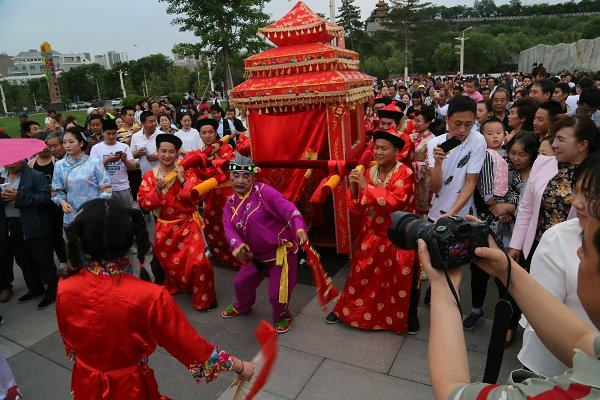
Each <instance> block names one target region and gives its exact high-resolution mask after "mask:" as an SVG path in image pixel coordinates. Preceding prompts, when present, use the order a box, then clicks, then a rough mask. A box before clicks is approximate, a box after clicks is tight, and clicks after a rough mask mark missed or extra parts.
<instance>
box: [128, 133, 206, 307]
mask: <svg viewBox="0 0 600 400" xmlns="http://www.w3.org/2000/svg"><path fill="white" fill-rule="evenodd" d="M181 145H182V142H181V139H179V138H178V137H177V136H175V135H167V134H161V135H158V136H157V137H156V148H157V150H158V160H159V161H160V164H159V165H158V166H157V167H156V168H154V169H153V170H150V171H148V172H146V174H145V175H144V177H143V180H142V185H141V186H140V190H139V192H138V203H139V204H140V207H142V208H143V209H144V210H148V211H153V212H154V213H155V214H156V215H157V216H158V220H157V221H156V227H155V228H154V231H155V232H154V254H155V256H156V257H157V259H158V260H159V261H160V264H161V265H162V267H163V268H164V270H165V282H164V285H165V287H166V288H167V290H168V291H169V292H170V293H173V294H174V293H178V292H187V293H191V294H192V305H193V306H194V308H195V309H198V310H206V311H212V310H214V309H215V308H216V307H217V301H216V296H215V284H214V271H213V268H212V265H211V264H210V262H209V261H208V259H207V258H206V255H205V254H204V253H205V245H204V240H203V239H202V232H201V229H202V227H203V225H204V223H203V221H202V217H200V214H198V211H197V209H198V204H199V203H200V202H201V201H202V200H201V198H200V196H198V192H197V191H196V190H194V189H193V188H194V187H195V186H196V185H197V184H198V183H200V182H199V181H198V178H197V177H196V175H195V174H194V172H192V171H189V170H188V171H184V170H183V168H182V167H181V166H176V165H175V161H176V160H177V157H178V152H179V149H180V148H181ZM172 171H175V172H177V178H176V179H174V180H172V181H170V182H169V183H167V182H166V181H165V180H164V179H163V178H164V177H165V176H166V175H168V174H169V173H170V172H172Z"/></svg>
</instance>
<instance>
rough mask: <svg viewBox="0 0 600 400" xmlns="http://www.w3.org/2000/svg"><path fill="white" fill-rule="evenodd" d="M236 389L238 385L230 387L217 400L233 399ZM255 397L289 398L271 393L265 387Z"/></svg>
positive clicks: (269, 399) (281, 399)
mask: <svg viewBox="0 0 600 400" xmlns="http://www.w3.org/2000/svg"><path fill="white" fill-rule="evenodd" d="M236 389H237V387H230V388H228V389H227V390H226V391H224V392H223V394H221V396H219V398H218V399H217V400H231V399H233V396H234V395H235V391H236ZM254 399H255V400H289V399H288V398H287V397H280V396H277V395H276V394H273V393H269V392H268V391H266V390H264V389H263V390H261V391H260V392H258V394H257V395H256V396H255V397H254Z"/></svg>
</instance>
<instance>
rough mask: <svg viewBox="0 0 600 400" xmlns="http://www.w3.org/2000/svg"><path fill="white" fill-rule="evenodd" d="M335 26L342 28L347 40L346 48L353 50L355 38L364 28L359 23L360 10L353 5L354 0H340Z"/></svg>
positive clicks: (360, 22)
mask: <svg viewBox="0 0 600 400" xmlns="http://www.w3.org/2000/svg"><path fill="white" fill-rule="evenodd" d="M336 22H337V24H338V25H340V26H341V27H343V28H344V33H345V36H346V40H347V46H346V47H348V48H350V49H354V48H355V45H356V40H357V38H356V36H357V34H358V33H359V32H361V31H362V30H363V28H364V24H363V22H362V21H361V15H360V8H359V7H358V6H357V5H356V4H355V3H354V0H342V4H340V8H339V14H338V17H337V21H336Z"/></svg>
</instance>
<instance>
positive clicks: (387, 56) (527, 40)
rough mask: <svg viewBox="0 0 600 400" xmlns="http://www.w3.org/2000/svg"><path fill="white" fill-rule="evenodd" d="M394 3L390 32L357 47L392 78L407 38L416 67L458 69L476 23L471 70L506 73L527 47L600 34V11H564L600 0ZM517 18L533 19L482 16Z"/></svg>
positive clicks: (369, 65)
mask: <svg viewBox="0 0 600 400" xmlns="http://www.w3.org/2000/svg"><path fill="white" fill-rule="evenodd" d="M391 3H392V8H391V10H390V13H389V16H388V18H387V21H385V22H384V26H385V28H386V30H387V31H378V32H374V33H373V34H372V35H371V36H366V37H361V38H359V40H358V43H357V45H356V46H355V47H356V48H355V50H357V51H358V52H359V53H360V55H361V61H362V68H363V69H364V71H365V72H366V73H368V74H371V75H374V76H377V77H387V76H388V74H391V72H390V71H391V70H393V67H394V66H395V65H399V64H402V63H403V60H404V55H403V52H401V51H398V49H403V48H404V46H405V43H406V40H407V38H408V48H409V54H408V66H409V70H410V71H414V72H436V71H437V72H456V71H457V70H458V63H459V55H458V54H457V53H458V49H457V48H456V47H455V46H456V45H458V44H459V42H458V41H457V40H456V39H455V38H457V37H460V36H461V35H462V31H463V30H464V29H466V28H468V27H472V28H473V29H471V30H469V31H467V32H466V38H467V40H466V42H465V72H467V73H469V72H498V71H503V70H505V69H506V68H507V65H509V64H510V63H511V62H512V61H513V60H516V59H517V58H518V55H519V53H520V52H521V51H523V50H525V49H527V48H530V47H532V46H535V45H537V44H540V43H543V44H548V45H554V44H558V43H572V42H575V41H577V40H579V39H591V38H596V37H599V36H600V16H599V15H577V16H571V15H561V14H570V13H577V12H594V11H596V12H597V11H600V1H590V0H582V1H580V2H579V3H571V2H568V3H563V4H553V5H548V4H534V5H524V4H523V2H522V1H521V0H510V1H509V2H508V3H507V4H503V5H500V6H497V5H496V4H495V3H494V1H493V0H477V1H476V2H475V3H474V5H473V6H472V7H467V6H463V5H458V6H452V7H446V6H436V5H431V4H429V3H423V1H421V0H394V1H392V2H391ZM513 16H527V17H528V18H525V19H515V20H508V21H507V20H505V19H499V20H495V19H486V20H479V19H478V18H503V17H513ZM463 18H470V19H473V18H475V20H468V21H462V20H460V19H463ZM457 19H458V20H457Z"/></svg>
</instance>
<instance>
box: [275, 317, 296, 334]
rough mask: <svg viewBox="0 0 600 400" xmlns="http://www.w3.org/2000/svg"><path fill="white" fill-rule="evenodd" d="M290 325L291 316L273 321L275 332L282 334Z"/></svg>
mask: <svg viewBox="0 0 600 400" xmlns="http://www.w3.org/2000/svg"><path fill="white" fill-rule="evenodd" d="M291 327H292V319H291V318H281V319H280V320H279V321H277V322H275V330H276V331H277V333H279V334H282V333H286V332H287V331H289V330H290V328H291Z"/></svg>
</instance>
